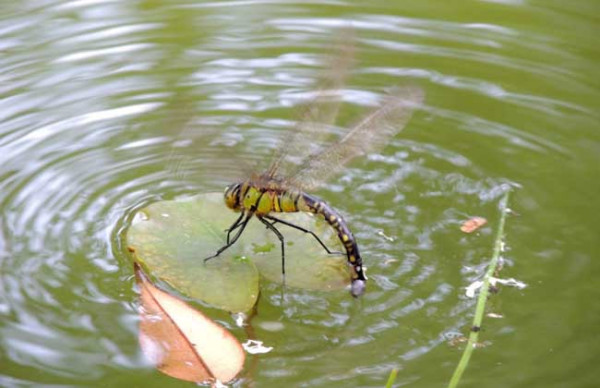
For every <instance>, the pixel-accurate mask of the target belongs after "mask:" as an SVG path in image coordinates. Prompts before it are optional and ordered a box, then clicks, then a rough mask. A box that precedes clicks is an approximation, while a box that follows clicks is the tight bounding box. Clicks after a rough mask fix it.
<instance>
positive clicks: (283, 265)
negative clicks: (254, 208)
mask: <svg viewBox="0 0 600 388" xmlns="http://www.w3.org/2000/svg"><path fill="white" fill-rule="evenodd" d="M265 218H269V217H266V216H261V217H258V219H259V220H260V222H262V223H263V224H265V226H266V227H267V229H270V230H271V231H272V232H273V233H275V235H276V236H277V238H278V239H279V242H280V243H281V274H282V275H284V276H285V242H284V239H283V235H282V234H281V232H280V231H278V230H277V228H276V227H274V226H273V224H271V223H270V222H269V221H267V220H265ZM284 279H285V278H284Z"/></svg>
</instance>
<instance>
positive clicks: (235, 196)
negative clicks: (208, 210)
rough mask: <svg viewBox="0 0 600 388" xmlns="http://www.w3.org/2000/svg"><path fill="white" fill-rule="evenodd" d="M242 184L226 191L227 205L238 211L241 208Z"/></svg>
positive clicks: (228, 187)
mask: <svg viewBox="0 0 600 388" xmlns="http://www.w3.org/2000/svg"><path fill="white" fill-rule="evenodd" d="M239 194H240V184H239V183H234V184H232V185H229V186H227V188H226V189H225V205H227V207H228V208H230V209H234V210H236V209H237V208H238V207H239V203H240V201H239Z"/></svg>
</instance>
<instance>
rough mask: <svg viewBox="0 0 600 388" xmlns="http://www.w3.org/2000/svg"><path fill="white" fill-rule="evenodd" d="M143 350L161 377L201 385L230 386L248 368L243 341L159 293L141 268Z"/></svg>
mask: <svg viewBox="0 0 600 388" xmlns="http://www.w3.org/2000/svg"><path fill="white" fill-rule="evenodd" d="M135 276H136V280H137V283H138V285H139V287H140V293H141V308H140V315H141V319H140V333H139V340H140V346H141V347H142V351H143V352H144V354H146V356H147V357H148V358H149V359H150V360H151V361H152V362H153V363H154V364H155V365H156V367H157V369H158V370H160V371H161V372H162V373H164V374H167V375H169V376H172V377H175V378H177V379H180V380H186V381H192V382H196V383H201V382H214V381H216V380H218V381H221V382H224V383H225V382H228V381H230V380H232V379H233V378H234V377H235V376H236V375H237V374H238V373H239V372H240V371H241V370H242V367H243V365H244V359H245V353H244V350H243V348H242V345H241V344H240V343H239V342H238V340H237V339H236V338H235V337H234V336H233V335H232V334H231V333H230V332H228V331H227V330H225V329H224V328H223V327H222V326H219V325H218V324H216V323H215V322H213V321H212V320H210V319H209V318H207V317H206V316H205V315H204V314H202V313H201V312H199V311H198V310H195V309H193V308H192V307H190V306H189V305H188V304H187V303H185V302H183V301H182V300H180V299H177V298H175V297H174V296H172V295H169V294H167V293H166V292H164V291H161V290H159V289H158V288H156V287H155V286H154V285H152V283H151V282H150V281H149V280H148V278H147V277H146V275H145V274H144V273H143V271H142V270H141V268H140V267H139V265H137V264H135Z"/></svg>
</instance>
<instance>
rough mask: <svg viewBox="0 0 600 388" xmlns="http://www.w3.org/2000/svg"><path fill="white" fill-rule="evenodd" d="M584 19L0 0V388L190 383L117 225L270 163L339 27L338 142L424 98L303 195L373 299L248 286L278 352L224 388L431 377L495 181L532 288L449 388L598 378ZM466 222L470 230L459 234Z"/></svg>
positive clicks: (577, 11)
mask: <svg viewBox="0 0 600 388" xmlns="http://www.w3.org/2000/svg"><path fill="white" fill-rule="evenodd" d="M599 4H600V3H598V2H597V1H593V0H588V1H570V2H558V1H544V2H542V1H534V2H526V1H517V0H503V1H487V2H486V1H463V2H460V3H459V2H441V1H438V2H434V1H415V2H400V1H396V2H390V1H372V2H368V3H367V2H364V4H359V3H358V2H354V3H352V2H339V1H324V2H303V1H296V2H284V1H262V2H261V1H231V2H229V1H225V2H202V1H198V2H192V1H190V2H182V1H139V2H111V1H89V2H88V1H70V2H67V1H62V0H60V1H21V2H14V3H9V2H7V1H5V2H3V4H2V5H0V210H1V212H0V386H2V387H24V386H144V387H146V386H161V387H164V386H181V385H183V384H184V383H181V382H179V381H176V380H174V379H171V378H169V377H166V376H163V375H161V374H160V373H159V372H157V371H155V370H154V369H153V367H152V366H151V365H150V364H149V363H148V361H146V360H145V358H144V356H143V355H142V353H141V352H140V350H139V346H138V340H137V323H138V317H137V307H138V305H137V303H138V300H137V291H136V288H135V285H134V279H133V277H132V273H133V270H132V266H131V261H130V258H129V257H128V255H127V253H126V250H125V249H124V247H123V245H122V243H123V240H122V236H123V233H124V230H126V228H127V225H128V220H129V219H130V218H129V217H130V216H131V215H132V213H133V212H134V211H135V209H138V208H140V207H141V206H144V205H146V204H149V203H152V202H155V201H158V200H161V199H170V198H174V197H176V196H179V195H191V194H195V193H198V192H209V191H221V190H222V188H223V187H224V186H225V185H226V184H227V183H229V182H230V181H232V180H234V179H236V178H239V177H243V176H245V174H247V172H248V171H249V170H254V169H258V170H260V168H262V167H264V166H265V165H266V164H267V163H268V160H269V158H270V156H271V154H272V153H273V150H274V148H276V147H277V146H278V141H277V139H279V138H280V137H281V136H283V135H284V134H285V133H286V131H288V130H293V127H294V123H295V121H294V120H296V118H297V116H296V115H295V109H294V108H295V107H298V106H299V105H300V104H301V103H302V101H304V99H305V98H306V97H307V96H308V93H309V92H310V91H311V87H312V84H313V81H314V79H315V78H316V77H317V76H318V75H319V72H320V70H321V69H322V67H323V65H324V63H325V58H326V57H327V54H328V53H329V52H330V51H331V45H332V41H333V39H334V37H335V36H336V32H338V31H339V30H340V29H342V28H345V27H347V26H348V25H349V24H351V25H352V27H353V31H354V35H355V39H356V48H357V63H356V66H355V68H354V70H353V72H352V76H351V77H350V79H349V81H348V84H347V86H346V87H345V88H344V89H343V91H342V92H343V95H344V102H345V104H344V106H343V109H342V111H341V121H340V122H339V123H338V124H339V125H340V126H349V125H351V124H352V123H353V122H356V120H357V119H358V118H359V117H360V115H361V114H364V113H366V112H369V110H370V109H372V108H373V107H374V106H376V105H377V101H378V99H379V98H381V96H383V95H384V94H385V91H386V90H388V89H389V88H391V87H393V86H395V85H406V84H410V85H418V86H419V87H421V88H422V89H423V90H424V91H425V93H426V102H425V106H424V108H423V109H422V110H421V111H419V112H417V114H415V116H414V117H413V119H412V120H411V122H410V123H409V125H408V126H407V127H406V128H405V130H404V131H403V132H402V133H401V134H400V135H399V136H397V137H395V138H394V139H392V140H391V141H390V142H389V144H388V145H387V146H386V148H385V149H384V150H383V151H382V152H380V153H377V154H374V155H369V156H368V157H366V158H362V159H360V160H356V161H354V162H352V163H351V164H350V165H349V166H348V168H347V169H346V170H345V171H344V173H343V174H341V175H340V176H338V177H337V178H335V179H333V180H331V181H330V182H329V184H328V185H326V186H325V187H323V188H321V189H320V190H318V191H316V192H315V193H314V194H316V195H318V196H320V197H322V198H323V199H324V200H326V201H328V203H330V204H331V205H332V206H334V207H335V208H336V209H338V210H339V211H340V212H341V213H342V214H343V215H344V216H345V218H346V219H347V221H348V224H349V225H350V227H351V228H352V230H353V232H354V234H355V235H356V237H357V239H358V241H359V244H360V246H361V251H362V252H363V256H364V261H365V264H366V266H367V267H368V275H369V278H370V280H369V284H368V289H367V292H366V294H365V295H364V296H363V297H362V298H361V299H360V300H354V299H352V298H351V297H350V296H349V295H348V294H347V292H334V293H323V292H314V291H307V290H298V289H286V290H285V293H284V295H285V297H284V298H283V299H282V297H281V295H282V290H281V287H280V286H279V285H277V284H275V283H270V282H268V281H266V282H264V283H263V284H262V287H263V288H262V295H261V299H260V301H259V305H258V314H257V316H256V317H255V318H254V319H253V321H252V326H253V329H254V332H255V336H256V338H257V339H259V340H261V341H263V342H264V343H265V345H266V346H272V347H273V348H274V349H273V351H271V352H270V353H267V354H263V355H256V356H251V355H248V361H247V367H246V369H245V371H244V372H243V374H242V376H241V377H240V379H239V380H237V381H236V382H235V383H234V384H233V385H236V386H250V385H251V384H253V383H254V384H255V385H256V386H266V387H270V386H273V387H275V386H296V385H299V386H323V387H332V386H340V387H342V386H343V387H350V386H361V387H364V386H378V387H381V386H383V385H384V384H385V381H386V380H387V376H388V375H389V372H390V371H391V369H392V368H398V369H399V374H398V378H397V380H396V385H397V386H410V387H444V386H446V384H447V382H448V381H449V379H450V376H451V375H452V373H453V370H454V368H455V366H456V364H457V363H458V360H459V358H460V356H461V352H462V346H464V345H462V344H460V343H459V344H456V342H457V341H453V339H455V338H456V337H457V336H460V335H461V334H462V335H465V334H468V332H469V328H470V324H471V320H472V316H473V313H474V308H475V301H474V300H473V299H470V298H467V297H466V296H465V292H464V291H465V287H466V286H468V285H469V284H470V283H471V282H473V281H475V280H478V279H480V277H481V276H482V274H483V273H484V271H485V264H486V263H487V261H488V260H489V258H490V255H491V252H492V246H493V235H494V231H495V226H496V225H497V221H498V219H499V210H498V203H499V201H500V198H501V197H502V194H503V192H504V190H505V189H506V187H507V185H512V186H513V187H515V188H516V189H515V191H514V193H513V194H512V196H511V203H510V205H509V206H510V208H511V209H512V210H513V211H514V213H515V215H512V216H510V217H509V218H508V219H507V225H506V234H507V238H506V248H507V250H506V252H505V254H504V266H503V269H502V271H501V272H500V274H499V276H500V277H503V278H515V279H517V280H519V281H522V282H524V283H525V284H527V287H526V288H524V289H516V288H512V287H501V288H500V291H499V293H497V294H494V295H493V296H492V297H491V299H490V300H489V304H488V310H487V311H488V312H493V313H496V314H500V315H501V316H502V318H489V317H486V318H484V324H483V327H482V332H481V334H480V339H481V340H482V341H485V343H486V345H487V346H485V347H483V348H480V349H477V350H476V351H475V353H474V355H473V359H472V360H471V363H470V364H469V367H468V369H467V371H466V373H465V375H464V376H463V380H462V384H461V385H460V386H461V387H481V386H483V387H592V386H595V385H596V384H597V381H598V380H599V378H600V374H599V373H598V372H597V367H596V366H595V365H596V364H595V363H596V362H597V359H598V356H599V355H600V354H599V353H600V340H599V339H598V336H597V332H598V327H600V326H599V323H600V319H599V318H598V317H599V316H600V303H599V302H598V300H599V295H598V294H599V292H598V287H597V285H596V276H597V275H598V273H599V271H598V270H599V268H598V267H599V265H598V261H597V256H598V253H599V249H598V248H599V246H600V243H599V242H598V236H599V233H598V230H599V228H598V221H597V216H598V214H600V203H599V202H598V200H597V196H598V193H600V183H599V182H600V179H599V178H600V174H599V172H600V171H599V170H600V134H599V133H598V128H597V127H598V122H599V119H600V114H599V112H600V109H599V108H600V82H599V78H598V60H599V59H600V52H599V46H598V43H597V36H600V31H599V29H600V28H599V27H598V26H599V20H598V15H599V14H600V6H599ZM332 132H336V133H339V132H340V130H339V128H332ZM223 211H228V210H227V209H226V208H225V206H223ZM473 215H477V216H482V217H485V218H487V219H488V224H487V226H485V227H484V228H483V229H482V230H481V231H480V232H478V233H475V234H473V235H465V234H462V233H461V232H460V231H459V226H460V223H461V222H462V221H464V220H465V219H467V218H468V217H469V216H473ZM387 237H389V238H387ZM208 313H209V314H212V316H213V317H215V318H216V319H218V320H219V322H221V323H223V324H224V325H226V326H227V327H228V328H229V329H230V330H231V331H232V332H233V333H234V335H236V336H237V338H238V339H240V341H245V340H246V339H247V338H246V332H245V331H244V330H243V329H241V328H238V327H236V326H235V323H234V320H233V318H232V317H230V316H229V315H227V314H225V313H223V312H219V311H216V310H211V309H208Z"/></svg>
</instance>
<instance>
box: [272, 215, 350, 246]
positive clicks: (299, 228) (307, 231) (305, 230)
mask: <svg viewBox="0 0 600 388" xmlns="http://www.w3.org/2000/svg"><path fill="white" fill-rule="evenodd" d="M265 218H266V219H268V220H271V221H273V224H276V223H278V222H279V223H280V224H283V225H286V226H289V227H290V228H294V229H298V230H299V231H301V232H304V233H309V234H310V235H312V236H313V237H314V238H315V239H316V240H317V241H318V242H319V244H321V246H322V247H323V248H324V249H325V250H326V251H327V253H328V254H330V255H343V254H344V253H343V252H340V251H331V250H329V248H327V245H325V243H324V242H323V241H321V239H320V238H319V237H318V236H317V235H316V234H314V232H312V231H310V230H308V229H304V228H302V227H300V226H298V225H294V224H292V223H291V222H287V221H284V220H281V219H279V218H275V217H273V216H265ZM273 224H271V225H273Z"/></svg>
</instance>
